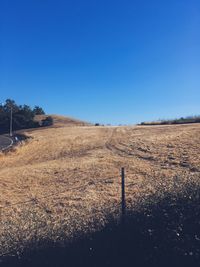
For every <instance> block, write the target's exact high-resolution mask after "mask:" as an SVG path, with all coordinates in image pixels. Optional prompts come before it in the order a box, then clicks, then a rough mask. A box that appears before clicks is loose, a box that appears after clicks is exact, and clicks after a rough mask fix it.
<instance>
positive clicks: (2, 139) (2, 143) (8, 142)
mask: <svg viewBox="0 0 200 267" xmlns="http://www.w3.org/2000/svg"><path fill="white" fill-rule="evenodd" d="M12 144H13V140H12V139H11V138H9V137H7V136H4V135H0V150H5V149H6V148H9V147H10V146H12Z"/></svg>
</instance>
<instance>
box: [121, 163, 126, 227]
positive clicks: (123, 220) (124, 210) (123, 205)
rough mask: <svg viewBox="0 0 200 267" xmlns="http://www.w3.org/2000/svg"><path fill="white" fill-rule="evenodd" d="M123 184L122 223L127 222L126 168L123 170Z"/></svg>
mask: <svg viewBox="0 0 200 267" xmlns="http://www.w3.org/2000/svg"><path fill="white" fill-rule="evenodd" d="M121 179H122V180H121V183H122V192H121V193H122V196H121V201H122V202H121V208H122V211H121V212H122V214H121V220H122V223H124V222H125V216H126V198H125V171H124V168H122V169H121Z"/></svg>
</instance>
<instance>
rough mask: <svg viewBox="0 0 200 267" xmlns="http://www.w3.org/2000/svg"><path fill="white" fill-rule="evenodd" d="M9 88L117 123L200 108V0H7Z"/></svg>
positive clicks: (1, 16)
mask: <svg viewBox="0 0 200 267" xmlns="http://www.w3.org/2000/svg"><path fill="white" fill-rule="evenodd" d="M6 98H12V99H14V100H16V102H17V103H19V104H24V103H26V104H29V105H31V106H32V105H34V104H37V105H41V106H42V107H44V109H45V110H46V112H47V113H54V114H63V115H70V116H73V117H77V118H80V119H84V120H87V121H91V122H100V123H112V124H119V123H124V124H132V123H136V122H140V121H145V120H153V119H159V118H174V117H179V116H186V115H193V114H200V1H199V0H196V1H194V0H151V1H150V0H129V1H128V0H120V1H119V0H98V1H97V0H96V1H95V0H84V1H83V0H17V1H16V0H1V1H0V102H1V101H4V100H5V99H6Z"/></svg>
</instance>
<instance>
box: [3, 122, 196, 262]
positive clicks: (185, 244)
mask: <svg viewBox="0 0 200 267" xmlns="http://www.w3.org/2000/svg"><path fill="white" fill-rule="evenodd" d="M57 119H58V126H59V127H57V128H51V127H50V128H46V129H43V130H42V129H39V130H37V131H32V132H27V135H28V136H29V139H28V140H26V141H24V142H23V143H22V144H21V145H19V146H18V147H16V148H15V149H14V150H13V151H11V152H8V153H7V154H1V155H0V185H1V186H0V211H1V213H0V216H1V220H0V255H3V254H7V253H11V254H14V255H19V254H20V253H22V252H24V253H25V251H29V250H31V249H34V248H37V249H39V248H41V247H43V244H44V243H45V244H46V246H47V247H48V246H51V247H52V246H55V245H56V246H58V245H59V246H60V245H62V244H63V242H69V241H70V242H72V241H73V242H74V240H76V241H77V240H78V236H79V235H82V234H89V233H90V234H92V233H95V232H97V237H95V238H97V239H98V231H101V230H102V229H104V227H105V225H106V224H107V223H108V221H109V218H110V217H112V218H113V219H114V220H116V221H117V220H118V219H119V217H120V203H121V200H120V193H121V187H120V168H121V167H122V166H123V167H125V171H126V195H127V208H128V210H129V212H136V213H138V212H139V214H140V216H141V218H144V219H142V221H141V222H140V223H139V224H138V225H141V227H144V228H141V231H143V230H144V229H146V230H145V236H146V237H145V238H147V239H149V238H154V235H155V246H157V247H159V250H158V252H156V253H161V251H162V246H163V244H164V243H162V242H163V241H162V240H165V241H166V236H165V235H164V234H165V233H166V231H168V233H169V237H170V238H171V237H173V236H174V233H176V231H178V232H177V233H178V235H176V234H175V235H176V237H177V238H178V239H176V242H175V241H174V242H175V244H176V246H175V247H174V248H171V249H175V251H176V249H177V248H178V249H179V250H180V257H182V256H183V255H184V253H186V258H187V257H189V259H190V258H192V259H193V257H198V253H197V248H198V247H199V246H198V244H196V243H195V242H197V243H198V239H199V238H200V237H199V233H198V232H196V230H195V229H196V228H195V227H193V226H194V223H196V221H195V218H196V219H197V220H198V216H197V215H195V214H196V213H195V212H194V213H192V214H193V215H192V216H193V217H191V215H190V213H187V211H186V214H187V216H189V217H187V220H189V221H190V223H187V226H186V228H184V227H185V226H182V225H184V224H185V217H184V216H185V215H184V216H182V215H180V216H179V215H178V217H177V218H176V215H175V214H176V210H177V208H175V205H176V203H179V202H177V201H178V199H179V197H180V196H181V198H184V199H185V201H186V202H187V201H189V203H191V205H196V204H194V203H196V202H195V201H194V202H191V201H192V200H191V195H190V194H189V193H188V192H189V189H188V188H197V189H198V188H199V187H200V154H199V148H200V125H199V124H193V125H178V126H176V125H174V126H158V127H151V126H149V127H142V126H137V127H93V126H84V127H82V126H77V127H67V126H66V127H63V126H64V124H65V122H66V120H65V119H64V118H62V117H61V118H60V117H58V118H57ZM61 125H62V127H60V126H61ZM198 192H199V191H198V190H197V194H198ZM197 194H196V195H197ZM167 199H168V201H167V205H168V206H169V207H168V208H164V207H162V208H161V209H162V211H163V212H164V213H163V214H165V211H164V210H165V209H166V212H167V213H166V214H168V212H169V213H170V212H172V211H174V212H175V213H172V214H171V213H170V214H171V215H169V223H171V222H172V225H171V224H170V225H171V226H170V227H169V225H168V223H167V222H168V220H167V219H166V225H165V224H164V225H163V224H160V223H159V220H160V219H159V216H158V218H157V217H156V216H155V218H157V219H155V220H153V221H152V225H151V226H149V224H148V223H147V222H146V219H147V218H152V217H151V214H152V212H151V209H153V207H154V208H155V209H156V208H157V207H159V205H160V204H159V203H161V202H162V201H164V200H165V201H166V200H167ZM176 200H177V201H176ZM170 203H172V204H170ZM173 203H175V204H173ZM177 205H178V206H179V204H177ZM183 205H185V204H183ZM150 207H151V208H150ZM170 207H171V208H170ZM196 207H197V206H193V208H191V207H190V210H191V209H193V211H195V209H196ZM174 208H175V210H174ZM167 209H169V211H167ZM180 209H182V208H181V206H180ZM148 211H149V212H148ZM180 212H182V213H183V211H181V210H180ZM177 214H179V211H178V213H177ZM183 214H185V213H183ZM148 216H150V217H148ZM162 216H165V215H162ZM166 216H167V215H166ZM181 216H182V217H181ZM136 218H137V217H136ZM145 218H146V219H145ZM162 218H163V219H162V220H163V221H165V219H164V218H165V217H162ZM173 222H176V223H174V224H173ZM145 225H146V226H145ZM161 225H163V228H162V234H161V237H162V240H157V239H156V238H157V237H156V236H157V235H158V233H159V231H160V230H159V229H160V227H161ZM179 226H180V227H181V229H182V228H183V230H181V229H179ZM129 227H131V226H130V225H129ZM149 227H150V228H149ZM188 227H189V228H188ZM190 227H193V228H191V229H192V230H191V231H192V232H191V234H190ZM129 229H130V228H129ZM142 229H143V230H142ZM167 229H168V230H167ZM178 229H179V230H178ZM116 231H118V230H117V229H116ZM184 231H186V233H187V235H185V232H184ZM130 233H131V231H130ZM188 233H189V239H188ZM132 234H133V235H134V233H132ZM132 234H130V238H131V236H132ZM179 235H181V238H180V239H179ZM132 237H133V236H132ZM138 238H139V237H138ZM170 238H169V240H168V241H169V242H170V240H171V239H170ZM95 240H96V239H95ZM105 240H106V239H105ZM133 240H134V237H133ZM136 240H138V242H140V241H139V240H140V238H139V239H136ZM188 240H192V241H188ZM195 240H197V241H195ZM193 241H194V242H193ZM77 242H78V241H77ZM102 242H103V241H102ZM70 244H72V243H70ZM87 244H88V243H87ZM100 244H101V242H100ZM100 244H99V245H100ZM145 244H148V243H145ZM80 247H81V245H80ZM150 247H151V245H150ZM87 249H90V247H89V248H88V247H87ZM116 249H117V248H116ZM146 249H147V248H146ZM89 251H90V250H89ZM108 251H110V250H109V249H108ZM141 251H142V247H141ZM147 251H148V249H147ZM104 252H105V253H106V251H104ZM66 253H67V252H65V253H64V254H66ZM113 253H115V252H114V251H113ZM148 253H150V252H148ZM174 253H175V252H174ZM191 253H193V254H191ZM195 253H196V254H195ZM190 254H191V255H190ZM89 255H90V254H89ZM113 255H114V254H113ZM148 255H149V254H146V256H147V257H148ZM194 255H196V256H194ZM3 258H4V257H3ZM104 259H105V258H104ZM195 259H196V258H195ZM133 260H134V259H133ZM102 264H103V263H102ZM26 265H27V264H26ZM11 266H13V265H11ZM42 266H45V264H43V265H42ZM46 266H50V265H46ZM60 266H61V265H60ZM70 266H73V265H70ZM91 266H94V265H91ZM104 266H106V264H104ZM107 266H113V265H107ZM177 266H178V265H177ZM190 266H191V265H190Z"/></svg>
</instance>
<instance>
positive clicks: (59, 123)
mask: <svg viewBox="0 0 200 267" xmlns="http://www.w3.org/2000/svg"><path fill="white" fill-rule="evenodd" d="M48 116H50V117H52V118H53V126H52V127H63V126H70V127H71V126H87V125H90V124H89V123H87V122H84V121H81V120H77V119H74V118H70V117H65V116H60V115H36V116H35V121H37V122H41V121H42V120H44V119H46V118H47V117H48Z"/></svg>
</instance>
